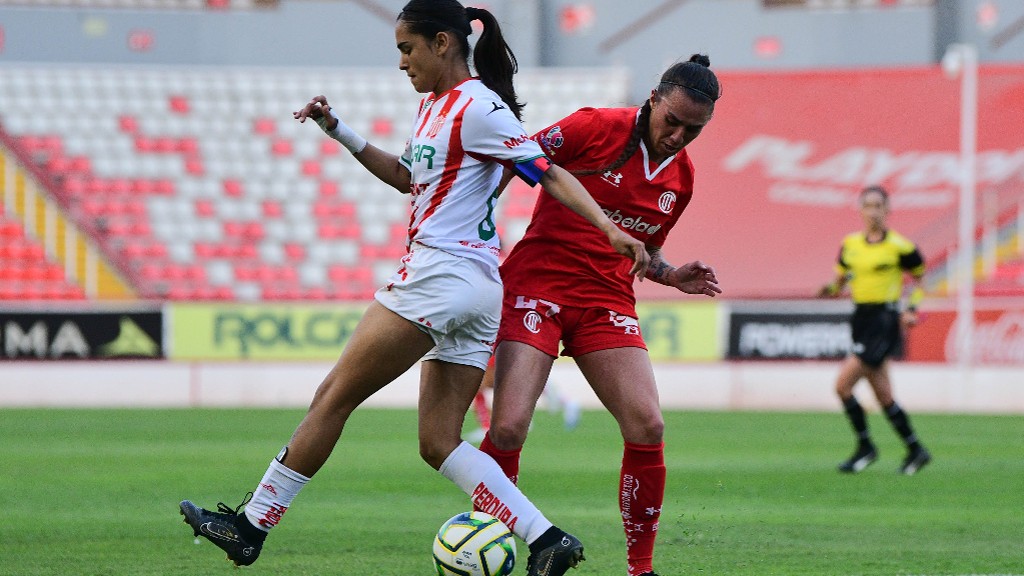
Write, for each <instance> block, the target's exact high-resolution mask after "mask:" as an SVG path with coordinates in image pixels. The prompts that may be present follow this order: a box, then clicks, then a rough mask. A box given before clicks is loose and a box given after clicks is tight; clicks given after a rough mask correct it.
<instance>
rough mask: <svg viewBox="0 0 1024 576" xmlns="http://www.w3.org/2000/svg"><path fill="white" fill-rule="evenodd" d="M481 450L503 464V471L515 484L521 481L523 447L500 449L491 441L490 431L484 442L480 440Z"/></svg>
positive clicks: (499, 464)
mask: <svg viewBox="0 0 1024 576" xmlns="http://www.w3.org/2000/svg"><path fill="white" fill-rule="evenodd" d="M480 451H481V452H483V453H484V454H487V455H488V456H490V457H491V458H494V461H495V462H497V463H498V466H501V471H502V472H504V473H505V476H508V479H509V480H511V481H512V483H513V484H517V483H518V482H519V453H520V452H522V451H523V449H522V448H518V449H516V450H498V448H497V447H496V446H495V445H494V443H492V442H491V434H490V432H488V433H487V434H485V435H484V439H483V442H480Z"/></svg>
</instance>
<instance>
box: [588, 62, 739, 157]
mask: <svg viewBox="0 0 1024 576" xmlns="http://www.w3.org/2000/svg"><path fill="white" fill-rule="evenodd" d="M654 90H655V91H656V92H657V93H658V94H662V95H664V94H668V93H669V92H670V91H672V90H686V93H687V94H689V95H690V97H691V98H693V99H694V100H695V101H697V102H707V103H709V104H711V105H712V106H714V104H715V101H716V100H718V99H719V98H720V97H721V96H722V91H721V88H720V87H719V85H718V77H717V76H715V73H714V72H712V71H711V59H710V58H708V56H707V55H706V54H694V55H693V56H690V59H689V60H687V61H686V62H676V63H675V64H673V65H672V66H670V67H669V69H668V70H666V71H665V73H664V74H662V75H661V80H660V81H659V82H658V86H657V88H655V89H654ZM650 118H651V101H650V99H648V100H647V101H646V102H644V105H643V106H642V107H641V108H640V117H639V118H637V121H636V125H635V126H634V127H633V131H632V132H630V134H629V140H627V141H626V146H625V147H624V148H623V149H622V153H621V154H619V157H618V158H616V159H615V161H614V162H612V163H611V164H609V165H607V166H604V167H602V168H597V169H594V170H575V171H573V174H575V175H577V176H587V175H590V174H603V173H604V172H609V171H611V170H618V169H619V168H621V167H622V165H623V164H625V163H626V161H627V160H629V158H630V157H631V156H632V155H633V154H634V153H636V149H637V148H639V147H640V141H641V140H643V139H644V137H646V136H647V129H648V127H649V124H650Z"/></svg>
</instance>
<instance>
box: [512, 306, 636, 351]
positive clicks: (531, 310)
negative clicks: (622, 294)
mask: <svg viewBox="0 0 1024 576" xmlns="http://www.w3.org/2000/svg"><path fill="white" fill-rule="evenodd" d="M504 340H511V341H513V342H522V343H524V344H529V345H530V346H533V347H534V348H536V349H538V350H540V351H541V352H544V353H546V354H550V355H551V356H558V342H559V341H561V342H562V345H563V350H562V356H573V357H575V356H582V355H584V354H588V353H590V352H597V351H598V350H608V349H611V348H643V349H644V350H646V349H647V345H646V344H644V339H643V336H642V335H641V334H640V323H639V322H638V321H637V319H636V318H631V317H629V316H626V315H623V314H619V313H617V312H614V311H612V310H608V309H607V308H576V307H574V306H562V305H561V304H556V303H554V302H549V301H547V300H541V299H539V298H531V297H529V296H510V295H507V294H506V295H505V298H504V300H503V301H502V308H501V327H500V328H499V329H498V338H497V342H498V343H499V344H500V343H501V342H502V341H504Z"/></svg>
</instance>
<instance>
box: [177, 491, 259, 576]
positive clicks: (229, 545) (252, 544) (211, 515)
mask: <svg viewBox="0 0 1024 576" xmlns="http://www.w3.org/2000/svg"><path fill="white" fill-rule="evenodd" d="M251 497H252V494H249V495H248V496H247V497H246V499H245V501H244V502H242V503H241V504H239V505H238V507H237V508H230V507H229V506H227V505H225V504H224V503H223V502H219V503H218V504H217V510H218V511H217V512H211V511H210V510H206V509H205V508H200V507H199V506H196V505H195V504H193V503H192V502H191V501H190V500H183V501H182V502H181V504H179V505H178V508H179V509H180V510H181V515H182V516H184V517H185V523H186V524H188V525H189V526H191V527H192V531H193V532H195V535H196V536H202V537H204V538H206V539H207V540H209V541H210V542H213V543H214V544H216V545H217V547H218V548H220V549H221V550H223V551H225V552H227V553H228V560H231V561H232V562H234V563H235V566H248V565H250V564H252V563H253V562H255V561H256V558H259V555H260V550H261V549H262V548H263V541H262V540H263V539H262V538H253V537H252V531H253V530H259V529H258V528H255V527H253V528H252V529H251V530H248V532H249V533H250V536H249V537H248V538H247V537H245V536H243V534H242V532H243V529H244V528H241V527H240V525H239V524H240V523H241V522H246V523H248V522H249V519H248V518H246V517H245V514H244V513H239V510H240V509H241V508H242V507H243V506H245V504H246V503H247V502H248V501H249V498H251ZM257 540H258V541H257Z"/></svg>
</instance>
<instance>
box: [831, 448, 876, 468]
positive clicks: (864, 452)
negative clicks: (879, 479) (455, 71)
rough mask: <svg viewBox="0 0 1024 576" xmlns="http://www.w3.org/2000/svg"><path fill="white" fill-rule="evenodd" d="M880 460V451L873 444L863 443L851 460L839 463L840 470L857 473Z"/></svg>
mask: <svg viewBox="0 0 1024 576" xmlns="http://www.w3.org/2000/svg"><path fill="white" fill-rule="evenodd" d="M875 460H878V451H877V450H875V446H874V445H873V444H862V445H861V446H860V447H858V448H857V451H856V452H854V453H853V456H850V458H849V460H846V461H845V462H843V463H841V464H839V471H840V472H844V473H847V474H856V473H858V472H860V471H861V470H863V469H865V468H867V467H868V466H870V465H871V464H873V463H874V462H875Z"/></svg>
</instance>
